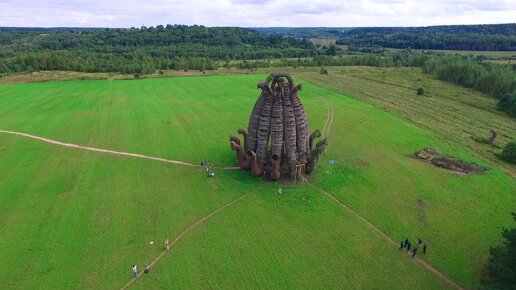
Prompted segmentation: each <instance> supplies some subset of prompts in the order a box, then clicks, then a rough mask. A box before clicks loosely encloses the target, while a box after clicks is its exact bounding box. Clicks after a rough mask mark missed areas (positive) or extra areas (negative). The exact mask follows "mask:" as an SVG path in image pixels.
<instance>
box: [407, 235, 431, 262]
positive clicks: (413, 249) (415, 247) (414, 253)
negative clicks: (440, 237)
mask: <svg viewBox="0 0 516 290" xmlns="http://www.w3.org/2000/svg"><path fill="white" fill-rule="evenodd" d="M422 243H423V241H422V240H421V239H417V241H416V244H415V245H414V246H412V243H410V241H409V239H408V238H405V241H401V242H400V251H402V252H403V251H405V250H406V251H407V253H408V254H409V255H410V253H411V252H410V250H411V249H412V258H415V257H416V253H417V249H418V247H419V245H421V244H422ZM427 248H428V245H427V244H426V243H424V245H423V254H425V255H426V249H427Z"/></svg>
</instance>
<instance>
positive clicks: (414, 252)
mask: <svg viewBox="0 0 516 290" xmlns="http://www.w3.org/2000/svg"><path fill="white" fill-rule="evenodd" d="M416 253H417V248H414V251H412V259H414V257H415V256H416Z"/></svg>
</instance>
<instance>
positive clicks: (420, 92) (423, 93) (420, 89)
mask: <svg viewBox="0 0 516 290" xmlns="http://www.w3.org/2000/svg"><path fill="white" fill-rule="evenodd" d="M417 95H418V96H424V95H425V89H423V88H417Z"/></svg>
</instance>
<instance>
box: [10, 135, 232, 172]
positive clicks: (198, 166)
mask: <svg viewBox="0 0 516 290" xmlns="http://www.w3.org/2000/svg"><path fill="white" fill-rule="evenodd" d="M0 133H3V134H11V135H17V136H23V137H27V138H31V139H35V140H39V141H42V142H45V143H50V144H54V145H59V146H64V147H69V148H75V149H80V150H87V151H94V152H100V153H105V154H112V155H120V156H125V157H133V158H142V159H148V160H154V161H160V162H167V163H172V164H176V165H182V166H189V167H196V168H204V166H201V165H197V164H192V163H189V162H184V161H179V160H171V159H165V158H161V157H153V156H148V155H143V154H138V153H130V152H122V151H115V150H109V149H101V148H96V147H89V146H81V145H77V144H72V143H65V142H61V141H57V140H52V139H48V138H44V137H40V136H36V135H31V134H27V133H22V132H16V131H8V130H0ZM215 168H217V169H225V170H236V169H239V167H224V166H222V167H215Z"/></svg>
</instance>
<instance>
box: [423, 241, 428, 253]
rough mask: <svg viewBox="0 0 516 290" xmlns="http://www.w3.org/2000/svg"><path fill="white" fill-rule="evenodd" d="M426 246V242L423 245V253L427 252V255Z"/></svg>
mask: <svg viewBox="0 0 516 290" xmlns="http://www.w3.org/2000/svg"><path fill="white" fill-rule="evenodd" d="M426 247H427V246H426V243H425V245H424V246H423V254H425V255H426Z"/></svg>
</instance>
